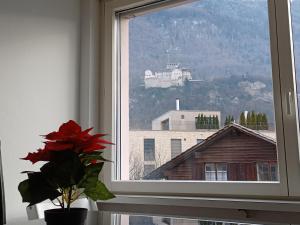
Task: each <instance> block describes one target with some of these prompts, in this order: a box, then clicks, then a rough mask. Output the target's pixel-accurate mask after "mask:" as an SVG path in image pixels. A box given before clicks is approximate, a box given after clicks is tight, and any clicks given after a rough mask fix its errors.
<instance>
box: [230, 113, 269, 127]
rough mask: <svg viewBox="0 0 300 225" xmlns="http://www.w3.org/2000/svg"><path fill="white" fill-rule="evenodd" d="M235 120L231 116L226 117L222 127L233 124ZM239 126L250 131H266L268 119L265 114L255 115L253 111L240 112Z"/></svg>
mask: <svg viewBox="0 0 300 225" xmlns="http://www.w3.org/2000/svg"><path fill="white" fill-rule="evenodd" d="M234 122H235V119H234V117H233V116H232V115H229V116H226V118H225V122H224V126H227V125H229V124H230V123H234ZM239 124H240V125H242V126H244V127H247V128H250V129H252V130H268V129H269V124H268V117H267V115H266V114H265V113H257V112H255V111H251V112H247V113H246V115H245V112H242V113H241V114H240V119H239Z"/></svg>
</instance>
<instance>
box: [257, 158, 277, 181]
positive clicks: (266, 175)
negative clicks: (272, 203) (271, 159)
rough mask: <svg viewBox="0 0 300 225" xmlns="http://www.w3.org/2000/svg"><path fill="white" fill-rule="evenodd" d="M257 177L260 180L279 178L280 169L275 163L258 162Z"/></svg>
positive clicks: (275, 179)
mask: <svg viewBox="0 0 300 225" xmlns="http://www.w3.org/2000/svg"><path fill="white" fill-rule="evenodd" d="M257 177H258V180H260V181H266V180H273V181H277V180H278V169H277V165H276V164H274V163H268V162H266V163H258V164H257Z"/></svg>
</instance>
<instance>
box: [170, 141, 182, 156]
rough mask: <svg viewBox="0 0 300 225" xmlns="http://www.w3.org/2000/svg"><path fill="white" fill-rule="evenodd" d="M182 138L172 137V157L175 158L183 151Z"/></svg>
mask: <svg viewBox="0 0 300 225" xmlns="http://www.w3.org/2000/svg"><path fill="white" fill-rule="evenodd" d="M181 149H182V145H181V139H171V158H172V159H173V158H175V157H176V156H178V155H179V154H180V153H181Z"/></svg>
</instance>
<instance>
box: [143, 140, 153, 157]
mask: <svg viewBox="0 0 300 225" xmlns="http://www.w3.org/2000/svg"><path fill="white" fill-rule="evenodd" d="M154 160H155V139H144V161H154Z"/></svg>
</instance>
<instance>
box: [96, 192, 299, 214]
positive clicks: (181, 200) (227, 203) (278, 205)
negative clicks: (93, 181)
mask: <svg viewBox="0 0 300 225" xmlns="http://www.w3.org/2000/svg"><path fill="white" fill-rule="evenodd" d="M119 204H122V205H146V206H161V207H164V206H172V207H173V206H174V207H196V208H218V209H237V210H240V209H243V210H262V211H280V212H300V201H299V200H286V199H285V200H281V199H278V200H269V199H246V198H243V199H241V198H215V197H178V196H176V197H175V196H147V195H117V197H116V198H115V199H112V200H109V201H105V202H99V203H98V206H99V208H101V209H103V210H105V209H106V205H115V207H116V210H117V208H118V205H119Z"/></svg>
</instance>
